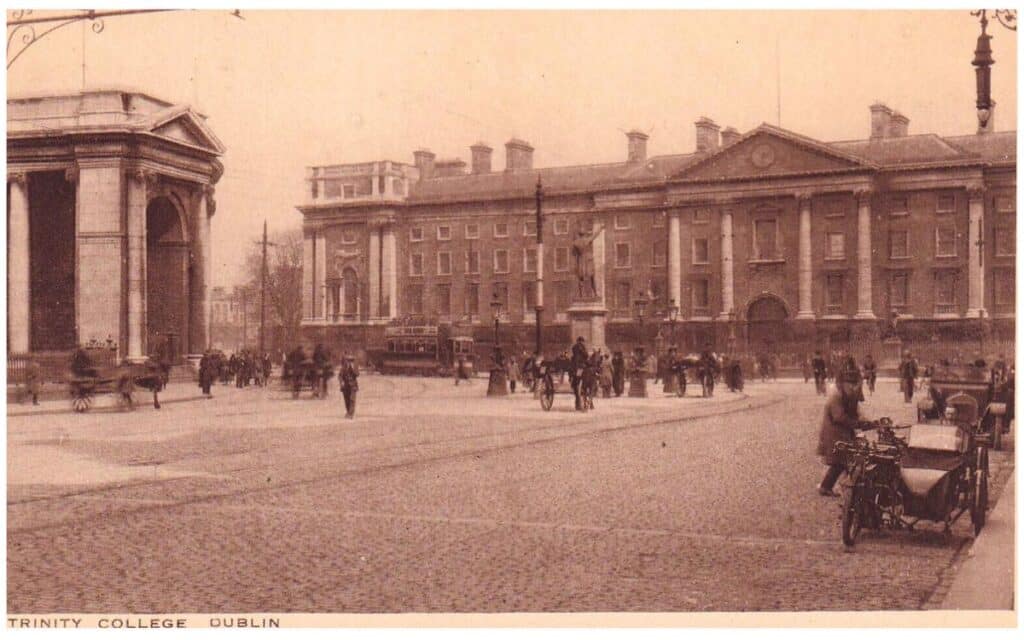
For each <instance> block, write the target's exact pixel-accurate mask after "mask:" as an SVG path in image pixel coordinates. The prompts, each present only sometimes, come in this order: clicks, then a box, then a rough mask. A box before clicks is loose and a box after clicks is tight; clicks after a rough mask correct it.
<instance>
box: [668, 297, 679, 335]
mask: <svg viewBox="0 0 1024 640" xmlns="http://www.w3.org/2000/svg"><path fill="white" fill-rule="evenodd" d="M678 318H679V305H677V304H676V299H675V298H669V301H668V326H669V339H670V342H671V344H672V346H673V347H675V346H676V319H678Z"/></svg>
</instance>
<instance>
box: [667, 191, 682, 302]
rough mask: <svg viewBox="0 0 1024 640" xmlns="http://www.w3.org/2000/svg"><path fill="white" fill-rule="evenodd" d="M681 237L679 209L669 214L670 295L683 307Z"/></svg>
mask: <svg viewBox="0 0 1024 640" xmlns="http://www.w3.org/2000/svg"><path fill="white" fill-rule="evenodd" d="M680 242H681V238H680V237H679V211H677V210H674V209H673V210H672V211H670V212H669V214H668V297H669V298H671V299H674V300H675V304H676V305H677V306H678V307H679V308H680V309H682V308H683V256H682V251H681V247H680Z"/></svg>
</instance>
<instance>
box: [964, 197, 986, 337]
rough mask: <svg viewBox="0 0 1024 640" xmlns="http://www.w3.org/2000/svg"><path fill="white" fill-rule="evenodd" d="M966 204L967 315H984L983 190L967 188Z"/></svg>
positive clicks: (971, 316) (974, 316) (979, 316)
mask: <svg viewBox="0 0 1024 640" xmlns="http://www.w3.org/2000/svg"><path fill="white" fill-rule="evenodd" d="M967 196H968V201H967V202H968V205H967V219H968V223H967V224H968V228H967V242H968V246H967V317H969V318H983V317H985V315H986V314H985V254H984V253H983V252H982V247H983V246H984V245H983V242H982V238H983V237H984V235H983V227H982V225H983V224H984V215H985V190H984V189H983V188H981V187H973V188H971V189H968V191H967Z"/></svg>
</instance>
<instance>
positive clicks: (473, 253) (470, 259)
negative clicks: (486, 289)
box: [466, 249, 480, 273]
mask: <svg viewBox="0 0 1024 640" xmlns="http://www.w3.org/2000/svg"><path fill="white" fill-rule="evenodd" d="M466 273H480V252H479V251H477V250H475V249H470V250H469V251H467V252H466Z"/></svg>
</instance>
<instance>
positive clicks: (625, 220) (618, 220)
mask: <svg viewBox="0 0 1024 640" xmlns="http://www.w3.org/2000/svg"><path fill="white" fill-rule="evenodd" d="M632 227H633V221H632V219H630V217H629V214H626V213H616V214H615V228H616V229H631V228H632Z"/></svg>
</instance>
